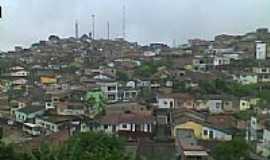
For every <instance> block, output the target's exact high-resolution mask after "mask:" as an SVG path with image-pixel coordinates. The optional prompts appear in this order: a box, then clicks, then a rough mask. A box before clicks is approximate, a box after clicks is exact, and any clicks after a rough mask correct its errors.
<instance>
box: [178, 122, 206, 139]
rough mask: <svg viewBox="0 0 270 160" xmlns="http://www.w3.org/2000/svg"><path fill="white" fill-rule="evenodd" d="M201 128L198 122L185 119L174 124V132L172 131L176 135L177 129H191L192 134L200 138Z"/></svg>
mask: <svg viewBox="0 0 270 160" xmlns="http://www.w3.org/2000/svg"><path fill="white" fill-rule="evenodd" d="M202 128H203V126H202V125H201V124H199V123H196V122H194V121H187V122H185V123H182V124H179V125H176V126H174V132H173V136H174V137H175V136H176V133H177V129H191V130H193V131H194V135H195V137H197V138H200V139H201V138H202Z"/></svg>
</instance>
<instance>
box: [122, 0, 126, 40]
mask: <svg viewBox="0 0 270 160" xmlns="http://www.w3.org/2000/svg"><path fill="white" fill-rule="evenodd" d="M122 25H123V26H122V29H123V39H125V38H126V5H125V1H124V5H123V24H122Z"/></svg>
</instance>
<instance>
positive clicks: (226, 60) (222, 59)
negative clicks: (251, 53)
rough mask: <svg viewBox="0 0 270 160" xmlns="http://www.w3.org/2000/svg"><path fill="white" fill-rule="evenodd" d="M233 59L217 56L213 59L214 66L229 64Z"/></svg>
mask: <svg viewBox="0 0 270 160" xmlns="http://www.w3.org/2000/svg"><path fill="white" fill-rule="evenodd" d="M230 62H231V60H230V58H228V57H221V56H215V57H214V60H213V64H214V66H220V65H228V64H230Z"/></svg>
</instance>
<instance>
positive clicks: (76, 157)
mask: <svg viewBox="0 0 270 160" xmlns="http://www.w3.org/2000/svg"><path fill="white" fill-rule="evenodd" d="M60 155H61V160H62V159H63V160H128V159H129V158H128V157H127V155H126V153H125V150H124V142H123V141H122V140H120V139H119V138H117V137H116V136H113V135H107V134H104V133H93V132H89V133H81V134H79V135H76V136H74V137H72V138H71V139H70V140H69V141H68V142H67V143H66V144H65V145H64V147H63V148H62V150H61V154H60Z"/></svg>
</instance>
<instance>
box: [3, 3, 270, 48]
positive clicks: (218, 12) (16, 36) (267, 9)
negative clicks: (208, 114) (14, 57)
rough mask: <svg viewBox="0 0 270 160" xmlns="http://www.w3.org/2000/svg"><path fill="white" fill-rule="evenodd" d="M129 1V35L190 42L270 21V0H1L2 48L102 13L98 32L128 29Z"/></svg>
mask: <svg viewBox="0 0 270 160" xmlns="http://www.w3.org/2000/svg"><path fill="white" fill-rule="evenodd" d="M124 3H125V4H126V19H127V20H126V32H127V39H128V40H130V41H138V42H139V43H142V44H147V43H150V42H166V43H168V44H169V45H171V44H172V41H173V39H176V42H177V43H184V42H186V41H187V40H188V39H190V38H205V39H213V37H214V35H216V34H221V33H229V34H239V33H246V32H250V31H254V30H255V29H256V28H258V27H269V26H270V0H0V5H1V6H2V10H3V13H2V14H3V18H2V19H0V50H7V49H11V48H13V47H14V46H15V45H23V46H30V44H32V43H34V42H37V41H39V40H42V39H47V38H48V36H49V35H50V34H56V35H59V36H61V37H70V36H74V21H75V20H76V19H78V21H79V27H80V34H83V33H88V32H90V29H91V19H90V17H91V14H93V13H94V14H95V15H96V37H97V38H103V37H105V35H106V23H107V21H110V26H111V37H113V38H116V37H120V36H121V33H122V12H123V11H122V8H123V4H124Z"/></svg>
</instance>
